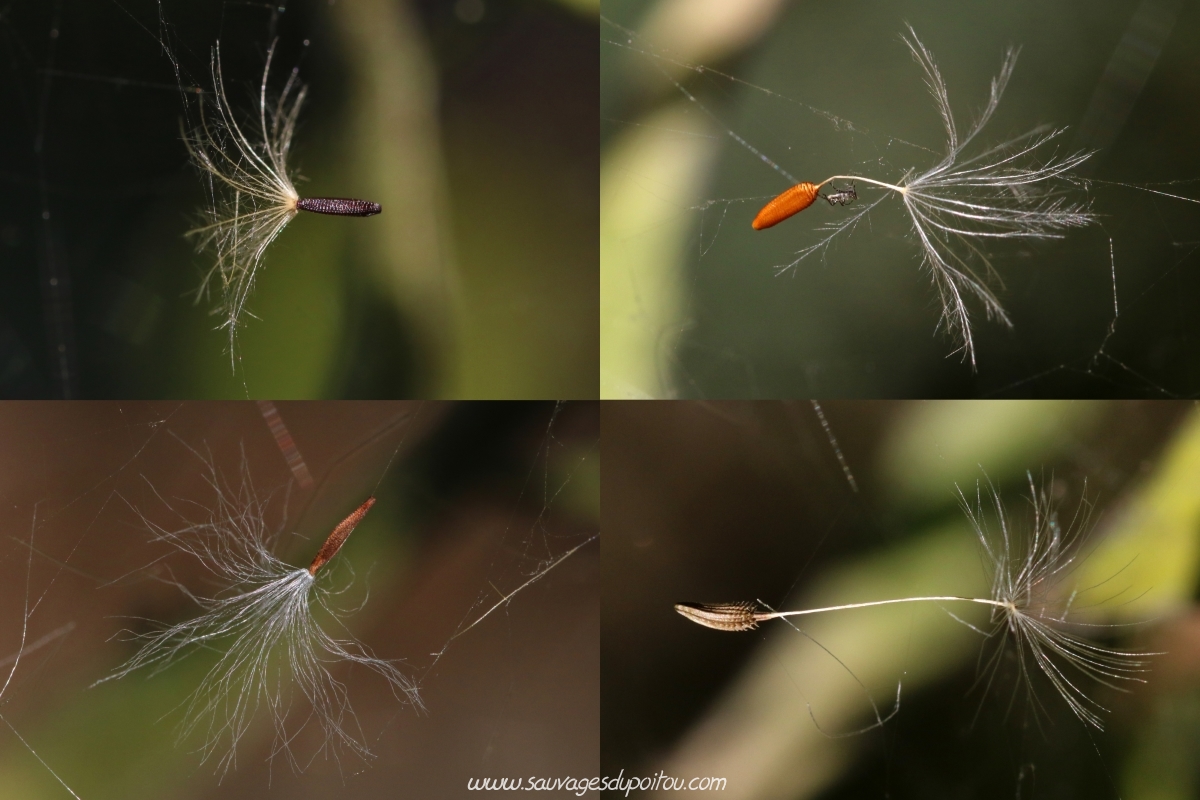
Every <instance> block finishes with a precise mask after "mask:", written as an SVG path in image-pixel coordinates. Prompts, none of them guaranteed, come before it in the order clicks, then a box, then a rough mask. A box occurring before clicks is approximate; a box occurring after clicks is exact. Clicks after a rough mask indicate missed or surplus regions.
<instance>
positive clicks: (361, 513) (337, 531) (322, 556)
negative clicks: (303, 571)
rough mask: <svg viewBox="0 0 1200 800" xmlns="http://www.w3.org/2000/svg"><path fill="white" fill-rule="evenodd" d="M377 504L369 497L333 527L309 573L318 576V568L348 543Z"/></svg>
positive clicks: (309, 567)
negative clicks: (372, 507)
mask: <svg viewBox="0 0 1200 800" xmlns="http://www.w3.org/2000/svg"><path fill="white" fill-rule="evenodd" d="M373 505H375V498H374V497H368V498H367V499H366V500H365V501H363V504H362V505H361V506H359V507H358V508H356V509H354V511H353V512H351V514H350V516H348V517H346V518H345V519H344V520H342V521H341V522H339V523H338V525H337V527H336V528H334V529H333V533H331V534H329V538H328V539H326V540H325V544H323V545H321V549H320V550H318V551H317V555H316V557H315V558H313V560H312V563H311V564H309V565H308V574H309V575H312V576H313V577H316V574H317V570H319V569H320V568H321V567H323V566H325V563H326V562H327V561H329V559H331V558H333V557H334V556H336V555H337V552H338V550H341V549H342V545H343V544H345V543H346V539H348V538H349V537H350V534H352V533H354V529H355V528H357V527H358V523H360V522H362V519H363V517H365V516H366V515H367V512H368V511H370V510H371V506H373Z"/></svg>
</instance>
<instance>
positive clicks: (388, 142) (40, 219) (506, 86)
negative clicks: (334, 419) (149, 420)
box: [0, 0, 598, 399]
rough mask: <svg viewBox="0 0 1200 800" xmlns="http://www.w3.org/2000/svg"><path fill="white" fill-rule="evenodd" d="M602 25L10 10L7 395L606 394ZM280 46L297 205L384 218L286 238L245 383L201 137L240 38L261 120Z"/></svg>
mask: <svg viewBox="0 0 1200 800" xmlns="http://www.w3.org/2000/svg"><path fill="white" fill-rule="evenodd" d="M596 28H597V19H596V5H595V3H589V2H588V0H424V1H421V2H404V0H370V1H369V2H324V1H323V0H285V1H284V2H280V3H248V2H234V1H233V0H162V1H161V2H158V1H157V0H132V1H131V2H119V3H118V2H107V1H106V2H91V0H47V2H36V3H15V4H11V3H10V4H8V5H6V6H5V7H3V8H0V51H2V52H3V61H2V63H3V66H2V67H0V104H3V109H4V112H3V118H4V120H5V124H4V125H3V128H2V129H0V186H3V187H4V191H3V192H2V193H0V194H2V195H3V197H2V199H0V262H2V263H3V269H2V270H0V282H2V283H0V396H10V397H100V398H103V397H151V398H153V397H183V398H207V397H234V398H236V397H245V396H246V395H247V394H248V395H250V396H252V397H283V398H300V399H305V398H323V397H331V398H337V397H351V398H370V397H383V398H391V397H417V398H422V397H466V398H508V397H512V398H547V399H551V398H554V399H557V398H571V397H594V396H595V395H596V371H597V370H596V363H597V332H596V329H597V323H596V319H597V313H598V312H597V307H598V299H597V291H598V290H597V286H596V263H597V245H596V235H595V220H596V214H597V191H596V186H597V155H596V127H595V124H596V74H597V61H596V48H597V43H596V42H597V39H596ZM276 37H278V40H279V44H278V48H277V52H276V54H275V60H274V62H273V67H272V75H273V80H272V82H271V88H272V89H273V90H276V91H277V90H279V89H280V88H281V87H282V85H283V81H284V80H286V76H287V73H288V72H289V71H290V70H291V69H292V68H293V67H294V66H297V65H298V66H299V70H300V77H301V79H302V80H303V81H305V82H307V83H308V84H309V87H310V92H309V99H308V101H306V104H305V109H304V110H303V111H302V113H301V115H300V127H299V132H298V133H297V136H296V140H295V143H294V146H293V150H292V152H293V166H295V167H297V168H299V170H300V172H301V173H302V174H303V175H304V176H305V177H306V178H307V179H308V180H307V182H306V183H303V184H299V185H298V186H299V189H300V191H301V192H302V193H308V194H310V195H321V194H324V195H332V196H354V197H365V198H368V199H371V200H375V201H376V202H380V203H382V205H383V207H384V211H383V213H382V214H381V215H380V216H379V217H376V218H372V219H369V220H360V219H351V220H345V219H339V218H322V217H318V216H317V215H301V216H300V217H297V218H296V219H294V220H293V221H292V222H291V224H289V225H288V227H287V229H286V230H285V231H284V233H283V235H282V236H280V238H279V239H278V240H277V241H276V242H275V244H274V245H273V246H272V247H271V248H270V250H269V251H268V253H267V255H266V259H265V262H264V265H263V268H262V270H261V272H260V278H259V283H258V286H257V288H256V290H255V292H254V295H253V296H252V298H251V300H250V305H249V310H250V312H251V313H253V314H255V315H257V316H258V317H259V319H257V320H255V319H247V320H246V322H247V324H245V325H244V326H243V332H242V336H241V353H240V355H241V357H242V360H241V362H240V366H239V370H238V372H237V374H236V375H235V374H232V373H231V370H230V364H229V358H228V355H227V353H226V352H225V347H226V345H227V343H226V340H225V337H224V335H223V334H222V333H220V332H217V331H214V330H212V328H213V327H214V324H215V323H214V319H213V318H210V317H209V315H208V311H209V307H210V305H209V303H207V302H205V301H202V302H201V303H200V304H199V305H193V303H192V300H193V297H192V296H190V294H191V293H194V290H195V289H196V287H197V286H198V285H199V281H200V276H201V274H202V271H203V270H206V269H207V268H208V266H210V265H211V263H212V254H211V253H204V254H196V253H195V252H193V251H192V249H191V246H190V244H189V243H188V242H187V241H185V240H184V238H183V233H184V231H186V230H187V229H188V228H190V227H192V224H193V222H194V219H195V217H196V213H197V211H198V210H199V208H200V205H201V204H202V203H203V202H204V192H203V191H202V184H201V181H200V179H199V176H198V175H197V174H196V172H195V170H194V169H192V168H191V167H190V166H189V165H188V164H187V154H186V151H185V148H184V146H183V142H182V141H181V137H180V121H181V118H182V117H183V116H184V100H183V98H184V96H185V94H188V93H192V92H194V91H197V90H201V91H208V90H211V88H212V85H211V84H212V81H211V78H210V77H209V60H210V51H211V48H212V47H213V45H214V44H215V43H216V42H217V40H218V39H219V40H220V41H221V53H222V62H223V71H224V76H225V83H226V88H227V92H228V95H229V99H230V101H231V103H232V104H233V106H234V108H235V109H236V111H237V112H238V113H242V114H245V115H246V116H247V117H248V116H250V115H251V114H252V113H254V112H255V108H256V104H257V92H258V85H259V81H260V78H261V76H262V70H263V63H264V58H265V54H266V51H267V48H268V46H269V45H270V43H271V42H272V40H273V39H275V38H276ZM176 67H177V68H178V78H177V76H176ZM192 97H193V98H194V97H195V95H194V94H193V95H192ZM197 119H198V117H197V116H196V114H195V109H193V110H192V111H191V113H190V120H191V122H192V124H194V123H195V122H196V120H197ZM346 223H349V224H346Z"/></svg>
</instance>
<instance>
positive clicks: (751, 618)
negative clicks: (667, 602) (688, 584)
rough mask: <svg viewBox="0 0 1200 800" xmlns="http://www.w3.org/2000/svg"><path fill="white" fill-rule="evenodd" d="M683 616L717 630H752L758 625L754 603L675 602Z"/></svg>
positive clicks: (676, 608)
mask: <svg viewBox="0 0 1200 800" xmlns="http://www.w3.org/2000/svg"><path fill="white" fill-rule="evenodd" d="M675 610H676V611H678V612H679V613H680V614H682V615H683V616H685V617H687V618H688V619H690V620H691V621H692V622H695V623H696V624H698V625H703V626H704V627H706V628H712V629H714V630H718V631H752V630H754V629H755V628H757V627H758V621H759V613H760V612H759V611H758V608H757V606H755V604H754V603H750V602H740V603H676V604H675Z"/></svg>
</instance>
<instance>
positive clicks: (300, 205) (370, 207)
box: [296, 197, 383, 217]
mask: <svg viewBox="0 0 1200 800" xmlns="http://www.w3.org/2000/svg"><path fill="white" fill-rule="evenodd" d="M296 208H297V209H299V210H300V211H312V212H313V213H315V214H335V215H337V216H339V217H373V216H375V215H376V214H378V213H379V212H380V211H382V210H383V206H381V205H379V203H372V202H371V201H370V200H352V199H350V198H348V197H301V198H300V199H299V200H297V201H296Z"/></svg>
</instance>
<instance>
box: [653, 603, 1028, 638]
mask: <svg viewBox="0 0 1200 800" xmlns="http://www.w3.org/2000/svg"><path fill="white" fill-rule="evenodd" d="M946 601H958V602H963V603H980V604H981V605H987V606H995V607H996V608H1002V609H1004V610H1006V611H1010V612H1011V611H1014V610H1015V609H1014V606H1013V604H1012V603H1008V602H1004V601H1002V600H991V599H988V598H984V597H960V596H958V595H931V596H929V597H900V598H897V599H894V600H873V601H871V602H869V603H849V604H847V605H842V606H825V607H824V608H805V609H800V610H798V611H762V610H760V606H759V604H758V603H750V602H741V603H676V604H675V610H676V611H678V612H679V613H680V614H682V615H683V616H685V617H687V618H688V619H690V620H691V621H692V622H695V623H696V624H698V625H703V626H705V627H706V628H713V629H715V630H719V631H748V630H753V629H754V628H757V627H758V624H759V623H760V622H766V621H767V620H770V619H781V618H783V617H799V616H802V615H804V614H820V613H823V612H826V611H848V610H850V609H854V608H869V607H871V606H886V605H893V604H895V603H921V602H929V603H937V602H946Z"/></svg>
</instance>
